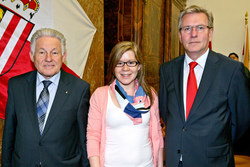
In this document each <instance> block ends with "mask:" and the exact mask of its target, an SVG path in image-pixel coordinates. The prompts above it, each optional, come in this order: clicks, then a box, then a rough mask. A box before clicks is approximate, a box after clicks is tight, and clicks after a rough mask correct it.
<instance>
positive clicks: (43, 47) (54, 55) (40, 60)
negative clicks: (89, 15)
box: [30, 36, 66, 79]
mask: <svg viewBox="0 0 250 167" xmlns="http://www.w3.org/2000/svg"><path fill="white" fill-rule="evenodd" d="M65 58H66V54H64V55H62V48H61V43H60V40H59V39H57V38H55V37H49V36H43V37H40V38H38V39H37V41H36V46H35V53H34V54H32V53H30V59H31V61H32V62H33V63H34V65H35V67H36V69H37V70H38V72H39V73H40V74H41V75H42V76H44V77H45V78H46V79H49V78H51V77H52V76H54V75H55V74H57V73H58V72H59V71H60V69H61V67H62V63H63V62H64V60H65Z"/></svg>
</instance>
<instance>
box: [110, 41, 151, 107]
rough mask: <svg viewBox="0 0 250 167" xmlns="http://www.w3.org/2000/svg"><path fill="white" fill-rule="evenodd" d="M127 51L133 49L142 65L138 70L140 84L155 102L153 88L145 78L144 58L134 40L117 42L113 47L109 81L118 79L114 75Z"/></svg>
mask: <svg viewBox="0 0 250 167" xmlns="http://www.w3.org/2000/svg"><path fill="white" fill-rule="evenodd" d="M127 51H133V52H134V54H135V58H136V60H137V61H138V63H139V64H140V65H141V68H140V70H139V71H138V74H137V76H136V78H137V79H138V82H139V85H140V86H141V87H142V88H143V90H144V91H145V93H146V94H147V95H148V96H149V98H150V102H151V104H153V95H152V90H151V88H150V86H149V85H148V84H147V83H146V81H145V78H144V76H145V68H144V67H145V66H144V62H143V58H142V55H141V53H140V50H139V48H138V46H137V45H136V44H135V43H134V42H130V41H122V42H119V43H117V44H116V45H115V46H114V47H113V49H112V50H111V53H110V56H109V63H108V70H107V81H109V83H112V82H113V81H114V80H115V79H116V77H115V75H114V71H115V68H116V65H117V63H118V62H119V61H120V59H121V57H122V55H123V54H124V53H125V52H127Z"/></svg>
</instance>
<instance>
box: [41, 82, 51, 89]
mask: <svg viewBox="0 0 250 167" xmlns="http://www.w3.org/2000/svg"><path fill="white" fill-rule="evenodd" d="M51 83H52V82H51V81H49V80H44V81H43V85H44V87H45V88H46V89H48V87H49V85H50V84H51Z"/></svg>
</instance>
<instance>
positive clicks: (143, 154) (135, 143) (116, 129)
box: [104, 93, 154, 167]
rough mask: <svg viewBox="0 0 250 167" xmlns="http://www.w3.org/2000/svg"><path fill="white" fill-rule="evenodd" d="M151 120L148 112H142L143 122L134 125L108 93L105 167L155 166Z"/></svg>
mask: <svg viewBox="0 0 250 167" xmlns="http://www.w3.org/2000/svg"><path fill="white" fill-rule="evenodd" d="M149 120H150V112H147V113H145V114H142V123H141V124H138V125H134V124H133V121H132V120H131V119H130V118H129V117H128V116H127V115H126V113H124V112H123V111H122V110H121V109H120V108H119V107H117V106H115V105H114V103H113V101H112V99H111V96H110V93H108V105H107V113H106V146H105V160H104V167H154V164H153V156H152V149H151V142H150V140H149Z"/></svg>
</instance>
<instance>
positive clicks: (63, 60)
mask: <svg viewBox="0 0 250 167" xmlns="http://www.w3.org/2000/svg"><path fill="white" fill-rule="evenodd" d="M66 56H67V52H64V54H63V56H62V62H63V63H64V62H65V61H66Z"/></svg>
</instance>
